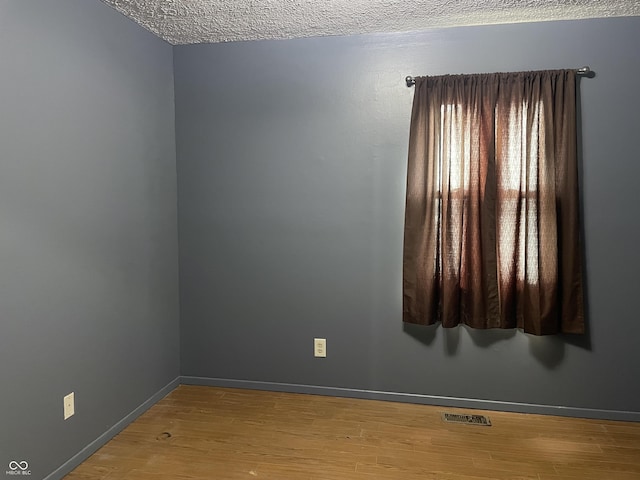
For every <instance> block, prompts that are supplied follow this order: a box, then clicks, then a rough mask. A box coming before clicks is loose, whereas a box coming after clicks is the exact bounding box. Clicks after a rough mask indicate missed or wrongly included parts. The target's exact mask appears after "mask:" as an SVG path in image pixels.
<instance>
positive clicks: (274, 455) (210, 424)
mask: <svg viewBox="0 0 640 480" xmlns="http://www.w3.org/2000/svg"><path fill="white" fill-rule="evenodd" d="M444 410H446V411H453V412H465V413H469V412H472V413H480V414H486V415H488V416H489V417H490V419H491V422H492V424H493V426H491V427H483V426H471V425H456V424H450V423H444V422H443V421H442V420H441V416H440V412H442V411H444ZM65 479H66V480H81V479H82V480H97V479H104V480H134V479H135V480H146V479H149V480H164V479H167V480H168V479H171V480H190V479H191V480H192V479H207V480H209V479H248V480H253V479H278V480H283V479H284V480H286V479H295V480H352V479H353V480H356V479H357V480H374V479H380V480H387V479H394V480H395V479H402V480H406V479H428V480H487V479H493V480H525V479H526V480H578V479H580V480H631V479H634V480H638V479H640V423H625V422H613V421H602V420H585V419H573V418H560V417H551V416H543V415H524V414H515V413H503V412H483V411H477V410H474V411H470V410H461V409H451V408H443V407H431V406H423V405H411V404H404V403H392V402H382V401H373V400H354V399H344V398H335V397H323V396H315V395H300V394H290V393H274V392H262V391H253V390H239V389H227V388H214V387H199V386H185V385H182V386H180V387H178V388H177V389H176V390H174V391H173V392H172V393H171V394H169V395H168V396H167V397H165V398H164V399H163V400H161V401H160V402H158V403H157V404H156V405H154V406H153V407H152V408H151V409H150V410H148V411H147V412H146V413H145V414H144V415H142V416H141V417H140V418H138V419H137V420H136V421H135V422H134V423H132V424H131V425H129V426H128V427H127V428H126V429H125V430H124V431H122V432H121V433H120V434H119V435H117V436H116V437H115V438H114V439H113V440H111V441H110V442H109V443H107V444H106V445H105V446H104V447H102V448H101V449H100V450H98V451H97V452H96V453H95V454H94V455H93V456H91V457H90V458H89V459H88V460H87V461H86V462H84V463H83V464H82V465H80V466H79V467H78V468H76V469H75V470H74V471H73V472H71V473H70V474H69V475H67V476H66V477H65Z"/></svg>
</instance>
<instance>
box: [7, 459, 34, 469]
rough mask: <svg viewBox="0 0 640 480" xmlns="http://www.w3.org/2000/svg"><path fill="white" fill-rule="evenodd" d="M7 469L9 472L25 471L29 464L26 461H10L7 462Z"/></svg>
mask: <svg viewBox="0 0 640 480" xmlns="http://www.w3.org/2000/svg"><path fill="white" fill-rule="evenodd" d="M9 468H10V469H11V470H27V469H28V468H29V464H28V463H27V462H26V460H23V461H22V462H16V461H15V460H11V461H10V462H9Z"/></svg>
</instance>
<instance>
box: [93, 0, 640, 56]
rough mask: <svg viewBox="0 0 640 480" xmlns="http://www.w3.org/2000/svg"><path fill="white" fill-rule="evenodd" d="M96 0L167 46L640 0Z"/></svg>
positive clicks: (474, 20) (624, 9)
mask: <svg viewBox="0 0 640 480" xmlns="http://www.w3.org/2000/svg"><path fill="white" fill-rule="evenodd" d="M102 1H103V2H104V3H106V4H108V5H111V6H112V7H114V8H115V9H116V10H118V11H120V12H121V13H123V14H124V15H126V16H128V17H130V18H132V19H133V20H135V21H136V22H138V23H139V24H140V25H142V26H143V27H145V28H147V29H148V30H150V31H152V32H153V33H155V34H156V35H158V36H160V37H161V38H164V39H165V40H167V41H168V42H169V43H172V44H174V45H179V44H189V43H216V42H229V41H240V40H262V39H273V38H297V37H316V36H327V35H354V34H361V33H382V32H406V31H412V30H424V29H426V28H430V27H450V26H459V25H480V24H496V23H516V22H530V21H545V20H568V19H580V18H601V17H620V16H639V15H640V0H465V1H456V0H102Z"/></svg>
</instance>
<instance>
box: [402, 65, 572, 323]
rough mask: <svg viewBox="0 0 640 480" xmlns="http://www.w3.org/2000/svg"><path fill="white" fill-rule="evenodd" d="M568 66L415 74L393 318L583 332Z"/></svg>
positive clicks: (570, 87)
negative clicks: (399, 301)
mask: <svg viewBox="0 0 640 480" xmlns="http://www.w3.org/2000/svg"><path fill="white" fill-rule="evenodd" d="M575 88H576V77H575V70H554V71H541V72H520V73H497V74H479V75H445V76H439V77H418V78H416V83H415V96H414V101H413V111H412V116H411V133H410V144H409V162H408V178H407V197H406V210H405V232H404V258H403V320H404V322H408V323H417V324H424V325H430V324H433V323H436V322H442V325H443V326H444V327H454V326H456V325H458V324H460V323H464V324H467V325H469V326H471V327H474V328H521V329H523V330H524V331H525V332H527V333H532V334H535V335H547V334H554V333H560V332H564V333H584V311H583V310H584V306H583V303H584V302H583V279H582V249H581V248H582V247H581V239H580V227H579V219H578V217H579V199H578V168H577V155H576V144H577V141H576V92H575Z"/></svg>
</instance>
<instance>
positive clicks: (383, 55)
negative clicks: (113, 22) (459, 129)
mask: <svg viewBox="0 0 640 480" xmlns="http://www.w3.org/2000/svg"><path fill="white" fill-rule="evenodd" d="M639 44H640V18H628V19H608V20H593V21H571V22H550V23H540V24H517V25H500V26H484V27H472V28H455V29H443V30H433V31H428V32H426V33H416V34H391V35H369V36H358V37H348V38H338V37H334V38H317V39H304V40H286V41H261V42H247V43H231V44H217V45H201V46H181V47H176V48H175V49H174V57H175V58H174V64H175V69H174V75H175V80H176V126H177V129H176V132H177V137H176V138H177V140H176V141H177V153H178V198H179V202H178V204H179V232H180V282H181V283H180V286H181V290H180V295H181V296H180V299H181V358H182V360H181V366H182V374H183V375H186V376H191V377H208V378H217V379H235V380H246V381H262V382H281V383H292V384H303V385H315V386H330V387H343V388H348V389H368V390H382V391H389V392H405V393H414V394H425V395H442V396H447V397H461V398H466V399H485V400H492V401H502V402H517V403H528V404H542V405H551V406H563V407H575V408H583V409H603V410H617V411H629V412H635V414H636V415H637V414H638V413H640V400H639V398H640V382H638V378H640V371H639V366H640V349H638V348H637V346H636V344H637V340H638V338H640V321H638V309H637V296H638V294H637V292H638V291H639V290H640V275H638V272H639V271H640V255H638V250H637V248H638V245H640V216H638V214H637V212H636V203H637V200H636V198H637V191H638V188H637V182H638V178H640V162H639V160H638V146H637V137H638V127H639V123H638V117H637V114H638V112H639V111H640V94H639V93H638V90H637V82H638V78H639V77H640V50H639V49H638V48H637V46H638V45H639ZM585 64H586V65H590V66H591V67H592V69H594V70H595V71H596V72H597V76H596V77H595V78H592V79H582V80H581V82H580V83H581V88H580V90H581V96H582V124H583V132H582V133H583V139H582V150H583V163H582V169H583V171H582V174H583V180H584V181H583V188H582V195H583V197H584V202H583V203H584V205H583V207H584V229H585V241H586V249H587V251H586V257H587V259H586V267H587V272H588V277H589V284H588V309H589V335H588V336H586V337H576V338H572V337H557V336H556V337H546V338H537V337H531V336H527V335H525V334H522V333H516V332H515V331H507V332H500V331H471V330H468V329H466V328H460V329H456V330H449V331H444V330H443V329H442V328H439V327H438V328H435V327H434V328H421V327H415V328H408V327H403V325H402V323H401V257H402V228H403V211H404V191H405V175H406V152H407V141H408V129H409V117H410V109H411V100H412V96H413V89H409V88H407V87H406V86H405V85H404V81H403V79H404V77H405V75H408V74H413V75H418V74H444V73H460V72H493V71H512V70H534V69H545V68H565V67H580V66H582V65H585ZM314 336H319V337H326V338H327V342H328V346H327V351H328V357H327V358H326V359H314V358H313V357H312V338H313V337H314ZM191 380H192V381H197V380H194V379H191ZM216 381H218V380H216ZM205 383H206V381H205ZM214 383H215V381H214ZM240 384H241V383H240ZM495 405H496V406H498V407H500V405H499V404H495ZM605 413H606V412H605ZM636 418H637V417H636Z"/></svg>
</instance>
